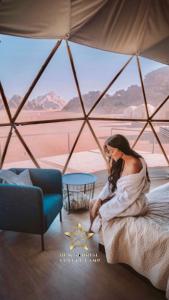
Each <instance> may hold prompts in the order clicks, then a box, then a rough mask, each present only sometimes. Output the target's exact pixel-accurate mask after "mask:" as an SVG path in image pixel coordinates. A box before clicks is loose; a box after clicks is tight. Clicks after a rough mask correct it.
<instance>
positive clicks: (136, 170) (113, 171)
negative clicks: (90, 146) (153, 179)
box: [89, 134, 150, 232]
mask: <svg viewBox="0 0 169 300" xmlns="http://www.w3.org/2000/svg"><path fill="white" fill-rule="evenodd" d="M104 152H105V155H106V157H107V162H108V174H109V176H108V181H107V182H106V184H105V186H104V188H103V189H102V191H101V193H100V194H99V195H98V198H97V199H92V200H91V201H90V205H89V212H90V223H91V224H90V228H89V231H94V232H97V231H99V229H100V226H101V223H102V221H109V220H111V219H113V218H115V217H124V216H138V215H143V214H145V213H146V211H147V198H146V196H145V194H146V193H148V191H149V188H150V178H149V175H148V171H147V165H146V162H145V160H144V158H143V157H142V156H141V155H139V154H138V153H137V152H136V151H134V150H133V149H131V148H130V144H129V142H128V140H127V139H126V137H124V136H123V135H121V134H116V135H113V136H111V137H109V138H108V139H107V140H106V141H105V144H104ZM94 223H95V225H94Z"/></svg>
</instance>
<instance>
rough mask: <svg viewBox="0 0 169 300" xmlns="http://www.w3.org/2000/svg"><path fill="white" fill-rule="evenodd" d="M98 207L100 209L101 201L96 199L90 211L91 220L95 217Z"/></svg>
mask: <svg viewBox="0 0 169 300" xmlns="http://www.w3.org/2000/svg"><path fill="white" fill-rule="evenodd" d="M100 207H101V199H98V200H96V201H95V203H94V205H93V207H92V210H91V215H92V217H93V218H95V217H96V216H97V214H98V211H99V208H100Z"/></svg>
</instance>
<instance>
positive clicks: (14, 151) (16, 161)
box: [3, 131, 36, 168]
mask: <svg viewBox="0 0 169 300" xmlns="http://www.w3.org/2000/svg"><path fill="white" fill-rule="evenodd" d="M32 167H33V168H35V167H36V166H35V164H34V163H33V161H32V160H31V158H30V156H29V154H28V153H27V151H26V149H25V147H24V146H23V144H22V143H21V141H20V139H19V138H18V136H17V135H16V133H15V131H13V133H12V136H11V139H10V143H9V145H8V149H7V153H6V156H5V160H4V164H3V168H32Z"/></svg>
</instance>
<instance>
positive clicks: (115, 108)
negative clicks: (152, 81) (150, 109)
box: [90, 57, 147, 119]
mask: <svg viewBox="0 0 169 300" xmlns="http://www.w3.org/2000/svg"><path fill="white" fill-rule="evenodd" d="M90 116H91V117H94V116H100V117H103V116H104V117H112V118H124V119H127V118H131V119H140V118H141V119H145V118H146V117H147V116H146V109H145V104H144V98H143V92H142V88H141V83H140V77H139V72H138V67H137V61H136V57H133V58H132V60H131V61H130V63H129V64H128V65H127V66H126V68H125V69H124V70H123V72H122V73H121V74H120V75H119V77H118V78H117V80H116V81H115V82H114V83H113V84H112V86H111V87H110V89H109V90H108V91H107V93H106V94H105V95H104V97H103V98H102V99H101V101H100V102H99V103H98V105H97V106H96V107H95V109H94V110H93V112H92V113H91V115H90Z"/></svg>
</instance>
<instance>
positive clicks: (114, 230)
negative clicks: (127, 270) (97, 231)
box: [101, 203, 169, 299]
mask: <svg viewBox="0 0 169 300" xmlns="http://www.w3.org/2000/svg"><path fill="white" fill-rule="evenodd" d="M166 205H167V207H168V205H169V203H164V207H162V203H160V207H159V204H158V203H157V204H156V203H152V204H150V210H149V212H148V213H147V215H146V216H144V217H143V216H140V217H125V218H119V217H118V218H114V219H112V220H111V221H109V222H106V221H103V222H102V229H101V235H102V238H103V243H104V246H105V251H106V258H107V262H108V263H118V262H119V263H126V264H128V265H130V266H131V267H133V269H135V270H136V271H137V272H138V273H140V274H142V275H143V276H145V277H147V278H148V279H149V280H150V281H151V282H152V284H153V285H154V286H155V287H157V288H159V289H161V290H166V296H167V297H168V298H167V299H169V215H168V214H167V213H166V215H165V216H160V215H159V213H158V212H159V211H160V209H161V212H162V211H163V212H164V211H166V207H165V206H166ZM151 206H152V207H151Z"/></svg>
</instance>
